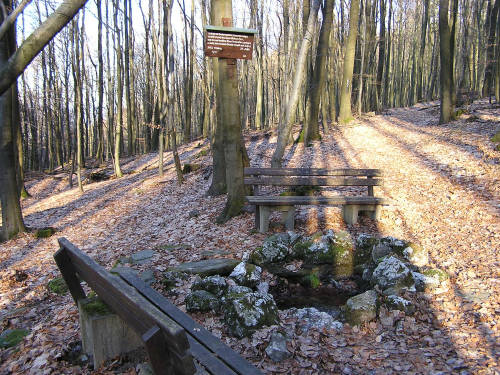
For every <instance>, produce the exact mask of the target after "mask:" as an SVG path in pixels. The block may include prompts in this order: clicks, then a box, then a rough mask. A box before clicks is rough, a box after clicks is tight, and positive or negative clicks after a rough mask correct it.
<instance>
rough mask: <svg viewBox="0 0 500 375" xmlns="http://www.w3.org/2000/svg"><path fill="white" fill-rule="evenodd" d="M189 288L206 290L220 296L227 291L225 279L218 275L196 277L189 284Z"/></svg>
mask: <svg viewBox="0 0 500 375" xmlns="http://www.w3.org/2000/svg"><path fill="white" fill-rule="evenodd" d="M191 290H193V291H195V290H206V291H207V292H210V293H212V294H213V295H214V296H217V297H222V296H223V295H224V293H226V291H227V283H226V279H225V278H224V277H222V276H219V275H214V276H207V277H205V278H203V279H201V278H198V279H196V280H195V281H194V283H193V285H192V286H191Z"/></svg>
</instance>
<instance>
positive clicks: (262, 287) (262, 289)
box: [257, 281, 269, 294]
mask: <svg viewBox="0 0 500 375" xmlns="http://www.w3.org/2000/svg"><path fill="white" fill-rule="evenodd" d="M257 291H258V292H259V293H261V294H267V293H269V283H268V282H266V281H262V282H260V283H258V284H257Z"/></svg>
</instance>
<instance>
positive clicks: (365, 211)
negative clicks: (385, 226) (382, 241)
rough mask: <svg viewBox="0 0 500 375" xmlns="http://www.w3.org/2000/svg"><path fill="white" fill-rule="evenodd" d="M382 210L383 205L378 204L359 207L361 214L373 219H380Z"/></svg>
mask: <svg viewBox="0 0 500 375" xmlns="http://www.w3.org/2000/svg"><path fill="white" fill-rule="evenodd" d="M381 211H382V206H381V205H379V204H377V205H367V206H362V207H361V208H360V209H359V214H360V215H361V214H362V215H364V216H368V217H369V218H370V219H372V220H379V219H380V212H381Z"/></svg>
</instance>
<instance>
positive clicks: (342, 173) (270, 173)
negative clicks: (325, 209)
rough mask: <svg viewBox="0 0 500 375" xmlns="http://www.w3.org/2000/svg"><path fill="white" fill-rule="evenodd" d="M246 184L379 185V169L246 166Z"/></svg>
mask: <svg viewBox="0 0 500 375" xmlns="http://www.w3.org/2000/svg"><path fill="white" fill-rule="evenodd" d="M244 174H245V180H244V182H245V185H276V186H303V185H304V186H311V185H312V186H378V185H381V184H382V180H381V179H380V178H375V177H380V176H382V171H381V170H379V169H322V168H245V171H244Z"/></svg>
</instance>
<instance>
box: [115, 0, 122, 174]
mask: <svg viewBox="0 0 500 375" xmlns="http://www.w3.org/2000/svg"><path fill="white" fill-rule="evenodd" d="M113 4H114V8H115V10H114V21H115V32H116V36H114V37H113V40H114V39H115V38H116V46H115V47H116V48H115V49H116V86H117V90H116V94H117V107H118V108H117V110H118V113H117V121H116V125H115V154H114V156H115V158H114V159H115V160H114V167H115V175H116V177H118V178H120V177H122V176H123V173H122V170H121V167H120V151H121V142H122V114H123V105H122V104H123V103H122V97H123V84H122V50H121V42H120V27H119V25H120V24H119V22H118V7H119V3H118V1H116V0H114V1H113Z"/></svg>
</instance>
